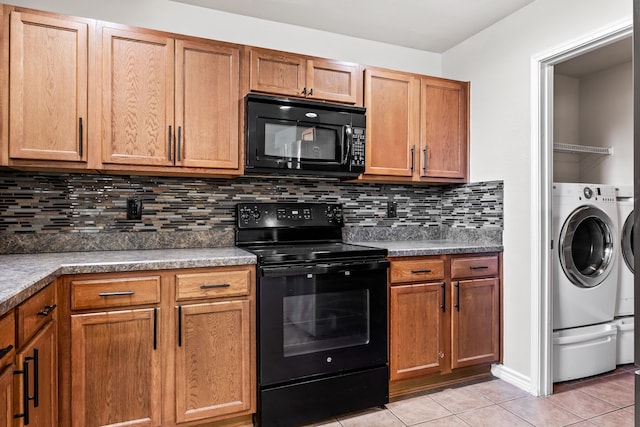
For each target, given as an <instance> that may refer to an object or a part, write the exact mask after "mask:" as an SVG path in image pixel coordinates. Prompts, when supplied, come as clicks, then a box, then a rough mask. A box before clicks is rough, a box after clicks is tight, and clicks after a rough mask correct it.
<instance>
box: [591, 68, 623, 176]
mask: <svg viewBox="0 0 640 427" xmlns="http://www.w3.org/2000/svg"><path fill="white" fill-rule="evenodd" d="M632 74H633V69H632V64H631V62H627V63H626V64H621V65H618V66H616V67H612V68H608V69H606V70H603V71H601V72H599V73H594V74H589V75H587V76H585V77H583V78H581V79H580V139H581V144H584V145H592V146H595V147H613V155H611V156H598V155H586V156H584V155H583V156H581V160H580V179H581V180H582V182H595V183H598V184H600V183H602V184H615V185H633V75H632Z"/></svg>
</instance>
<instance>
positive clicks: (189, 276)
mask: <svg viewBox="0 0 640 427" xmlns="http://www.w3.org/2000/svg"><path fill="white" fill-rule="evenodd" d="M251 268H253V267H247V268H243V269H237V268H234V269H229V270H226V269H225V270H217V271H207V272H202V273H185V274H176V301H181V300H188V299H206V298H221V297H230V296H240V295H248V294H249V290H250V289H251V288H250V285H251Z"/></svg>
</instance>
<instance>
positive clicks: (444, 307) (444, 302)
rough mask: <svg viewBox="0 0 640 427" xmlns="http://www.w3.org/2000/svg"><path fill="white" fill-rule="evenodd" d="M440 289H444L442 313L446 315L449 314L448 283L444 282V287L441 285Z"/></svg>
mask: <svg viewBox="0 0 640 427" xmlns="http://www.w3.org/2000/svg"><path fill="white" fill-rule="evenodd" d="M440 287H441V288H442V312H443V313H446V312H447V292H446V283H444V282H442V285H440Z"/></svg>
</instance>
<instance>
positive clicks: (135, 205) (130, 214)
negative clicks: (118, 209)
mask: <svg viewBox="0 0 640 427" xmlns="http://www.w3.org/2000/svg"><path fill="white" fill-rule="evenodd" d="M127 219H134V220H135V219H142V200H141V199H138V198H135V197H129V198H128V199H127Z"/></svg>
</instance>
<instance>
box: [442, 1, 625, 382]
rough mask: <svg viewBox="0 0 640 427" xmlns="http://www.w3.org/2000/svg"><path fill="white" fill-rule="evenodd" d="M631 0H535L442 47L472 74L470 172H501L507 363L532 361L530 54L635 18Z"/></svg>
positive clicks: (519, 371)
mask: <svg viewBox="0 0 640 427" xmlns="http://www.w3.org/2000/svg"><path fill="white" fill-rule="evenodd" d="M631 16H632V0H615V1H611V0H536V1H535V2H533V3H531V4H529V5H527V6H526V7H524V8H523V9H520V10H519V11H517V12H515V13H514V14H512V15H510V16H508V17H506V18H505V19H503V20H502V21H500V22H498V23H496V24H495V25H493V26H491V27H490V28H488V29H486V30H485V31H483V32H481V33H479V34H477V35H475V36H474V37H472V38H470V39H468V40H466V41H465V42H463V43H461V44H459V45H458V46H456V47H454V48H453V49H450V50H449V51H447V52H445V53H444V54H443V61H442V67H443V68H442V70H443V75H445V76H447V77H450V78H454V79H461V80H470V81H471V161H470V164H471V180H472V181H482V180H493V179H503V180H504V189H505V194H504V199H505V213H504V219H505V230H504V234H503V242H504V367H505V369H507V370H509V371H510V372H512V373H513V374H514V375H516V376H517V375H520V376H521V377H522V378H523V379H527V378H529V379H530V378H531V375H535V371H534V367H533V366H532V360H533V359H534V358H533V357H532V351H534V349H532V345H531V339H532V336H531V335H532V334H531V331H532V326H533V327H536V325H531V321H530V320H531V309H532V307H531V299H530V297H531V295H532V289H534V287H538V283H537V282H536V281H535V280H532V272H533V271H534V270H533V269H536V268H537V266H536V265H533V262H532V260H535V257H536V255H537V254H533V253H532V251H531V247H532V245H533V242H532V239H536V237H532V236H531V230H532V215H535V216H537V215H540V214H544V213H541V212H539V211H538V206H537V204H536V203H532V200H531V187H532V170H531V165H532V157H531V153H532V136H531V135H532V134H531V131H532V123H531V102H532V99H531V87H532V81H531V78H532V76H531V73H530V70H531V61H532V57H534V56H537V55H540V54H543V53H545V52H549V51H550V50H552V49H559V48H560V47H562V46H566V45H568V44H569V43H570V42H572V41H574V40H577V39H582V38H584V37H586V36H588V35H589V34H592V33H593V32H596V31H599V30H603V29H604V28H605V27H609V26H612V25H614V24H616V23H619V22H620V21H621V20H627V21H629V22H630V21H631ZM536 143H537V142H536Z"/></svg>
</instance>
